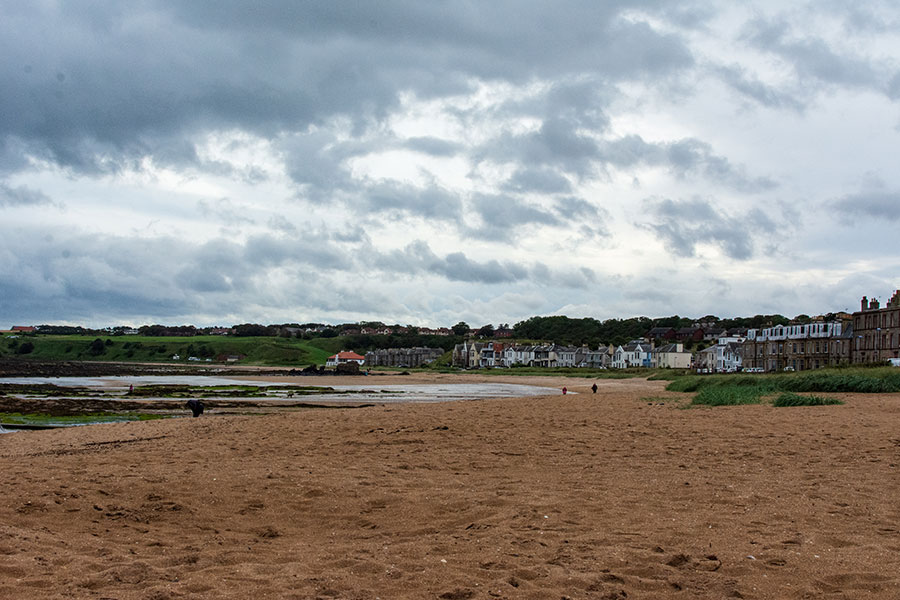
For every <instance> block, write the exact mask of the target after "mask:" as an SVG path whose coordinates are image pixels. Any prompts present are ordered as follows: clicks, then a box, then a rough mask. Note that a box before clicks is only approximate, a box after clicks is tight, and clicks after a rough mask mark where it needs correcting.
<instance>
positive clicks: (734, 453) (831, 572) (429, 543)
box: [0, 376, 900, 600]
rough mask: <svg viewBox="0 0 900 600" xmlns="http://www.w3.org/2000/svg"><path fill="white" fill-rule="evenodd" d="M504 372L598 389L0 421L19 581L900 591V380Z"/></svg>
mask: <svg viewBox="0 0 900 600" xmlns="http://www.w3.org/2000/svg"><path fill="white" fill-rule="evenodd" d="M452 380H453V379H452V377H449V376H443V377H442V378H441V381H452ZM330 381H332V382H333V381H334V380H333V378H332V379H330ZM465 381H466V382H470V381H472V380H471V379H468V378H467V379H465ZM490 381H509V382H512V383H527V384H534V385H548V386H550V387H554V388H560V387H562V386H563V385H566V386H568V387H569V389H573V390H574V391H577V392H579V393H578V394H577V395H567V396H562V395H561V394H560V395H553V396H546V397H533V398H525V399H502V400H479V401H471V402H454V403H445V404H417V405H390V406H377V407H371V408H362V409H312V410H306V411H300V412H292V413H288V414H278V415H268V416H254V417H235V416H228V417H216V416H215V415H208V416H204V417H202V418H199V419H180V420H175V421H155V422H143V423H125V424H112V425H99V426H91V427H81V428H75V429H67V430H61V431H45V432H33V433H17V434H11V435H4V436H0V473H2V475H3V480H4V484H3V494H2V496H0V598H116V599H119V600H125V599H147V600H163V599H176V598H259V599H262V598H285V599H287V598H296V599H307V598H309V599H313V598H326V599H332V598H347V599H374V598H381V599H384V600H387V599H389V598H410V599H412V598H442V599H449V600H462V599H469V598H479V599H481V598H483V599H488V598H529V599H535V600H538V599H541V600H543V599H554V600H556V599H560V598H570V599H573V600H574V599H581V598H601V599H624V598H629V599H634V598H692V599H693V598H716V599H722V598H796V599H810V598H828V599H832V598H853V599H859V598H885V599H888V598H891V599H893V598H898V597H900V502H898V500H900V476H898V469H900V466H898V465H900V396H898V395H881V396H874V395H845V396H842V397H843V398H844V399H845V400H846V404H845V405H843V406H827V407H815V408H789V409H788V408H783V409H776V408H772V407H768V406H744V407H729V408H717V409H692V410H681V409H679V408H678V406H677V404H676V403H675V402H673V401H671V400H670V401H664V400H663V398H679V397H681V396H680V395H679V394H674V393H668V392H665V391H663V388H664V383H663V382H646V381H639V380H624V381H609V382H606V381H604V382H599V384H600V392H599V393H598V394H596V395H593V394H591V393H590V390H589V389H588V386H589V385H590V384H591V383H592V381H589V380H584V379H568V380H563V379H547V378H507V379H497V378H491V379H490Z"/></svg>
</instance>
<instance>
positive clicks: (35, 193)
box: [0, 183, 55, 207]
mask: <svg viewBox="0 0 900 600" xmlns="http://www.w3.org/2000/svg"><path fill="white" fill-rule="evenodd" d="M41 204H55V203H54V202H53V200H52V199H51V198H50V197H49V196H48V195H47V194H45V193H44V192H42V191H40V190H33V189H31V188H30V187H28V186H25V185H20V186H17V187H12V186H9V185H7V184H5V183H0V207H4V206H39V205H41Z"/></svg>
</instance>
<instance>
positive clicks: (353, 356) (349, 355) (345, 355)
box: [328, 351, 366, 360]
mask: <svg viewBox="0 0 900 600" xmlns="http://www.w3.org/2000/svg"><path fill="white" fill-rule="evenodd" d="M328 358H336V359H338V360H341V359H344V360H365V359H366V357H365V356H360V355H359V354H357V353H356V352H349V351H344V352H338V353H337V354H335V355H333V356H329V357H328Z"/></svg>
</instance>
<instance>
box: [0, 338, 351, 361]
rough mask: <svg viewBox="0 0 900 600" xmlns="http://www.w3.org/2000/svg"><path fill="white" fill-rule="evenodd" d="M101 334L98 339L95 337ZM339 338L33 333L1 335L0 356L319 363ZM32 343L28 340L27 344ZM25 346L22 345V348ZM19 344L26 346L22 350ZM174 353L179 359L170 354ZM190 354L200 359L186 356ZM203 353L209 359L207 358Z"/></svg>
mask: <svg viewBox="0 0 900 600" xmlns="http://www.w3.org/2000/svg"><path fill="white" fill-rule="evenodd" d="M98 339H99V340H101V341H100V342H99V343H98V342H96V340H98ZM341 342H342V340H341V338H318V339H314V340H300V339H294V338H279V337H230V336H229V337H225V336H194V337H145V336H137V335H129V336H108V337H99V338H97V337H95V336H78V335H37V336H19V337H17V338H13V337H10V336H5V337H4V338H2V339H0V357H20V358H30V359H34V360H49V361H54V360H88V361H90V360H97V361H114V362H165V363H187V364H191V363H195V362H197V363H199V364H208V363H215V362H223V361H225V360H226V358H227V357H229V356H238V357H240V360H239V363H240V364H248V365H263V366H296V367H305V366H307V365H310V364H316V365H322V364H325V361H326V359H327V358H328V357H329V356H331V355H332V354H334V353H336V352H338V351H340V350H341V349H342V347H341ZM26 344H30V346H25V345H26ZM23 346H25V347H24V348H23ZM23 350H28V351H27V352H23ZM175 355H178V356H179V359H177V360H175V359H173V358H172V357H173V356H175ZM190 357H194V358H197V359H199V360H198V361H188V359H189V358H190ZM207 359H209V360H208V361H207Z"/></svg>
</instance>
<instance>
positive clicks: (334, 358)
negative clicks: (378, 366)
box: [325, 350, 366, 367]
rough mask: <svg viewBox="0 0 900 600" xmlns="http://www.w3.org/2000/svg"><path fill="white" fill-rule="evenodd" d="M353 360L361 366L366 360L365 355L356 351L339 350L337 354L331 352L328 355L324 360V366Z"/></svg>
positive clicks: (333, 365)
mask: <svg viewBox="0 0 900 600" xmlns="http://www.w3.org/2000/svg"><path fill="white" fill-rule="evenodd" d="M350 362H355V363H356V364H358V365H360V366H362V365H363V364H365V362H366V357H365V356H360V355H359V354H357V353H356V352H350V351H348V350H341V351H340V352H338V353H337V354H333V355H331V356H329V357H328V360H326V361H325V366H326V367H336V366H338V365H341V364H344V363H350Z"/></svg>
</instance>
